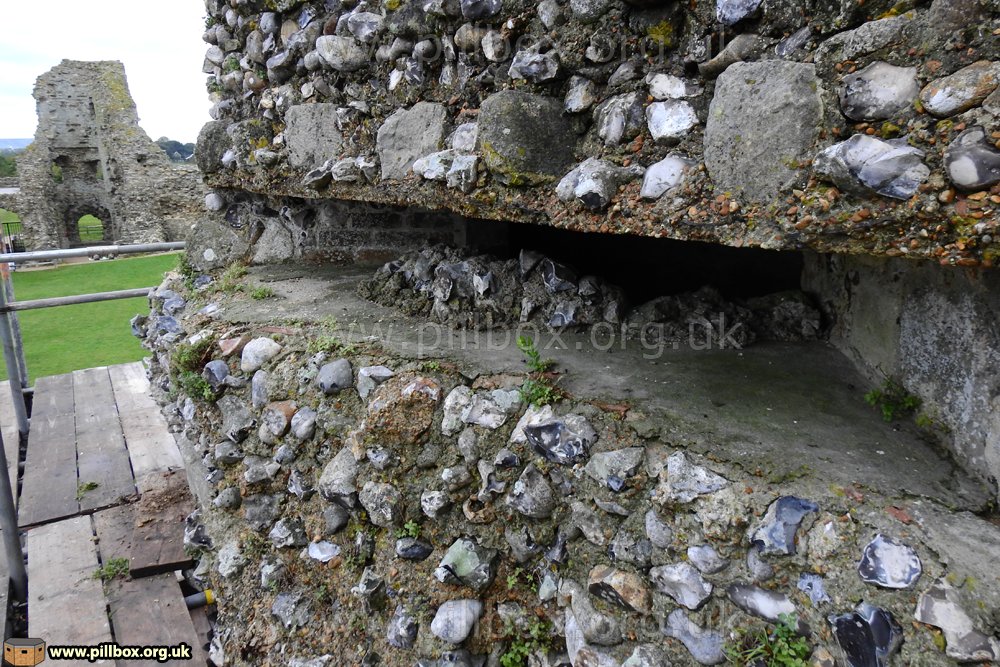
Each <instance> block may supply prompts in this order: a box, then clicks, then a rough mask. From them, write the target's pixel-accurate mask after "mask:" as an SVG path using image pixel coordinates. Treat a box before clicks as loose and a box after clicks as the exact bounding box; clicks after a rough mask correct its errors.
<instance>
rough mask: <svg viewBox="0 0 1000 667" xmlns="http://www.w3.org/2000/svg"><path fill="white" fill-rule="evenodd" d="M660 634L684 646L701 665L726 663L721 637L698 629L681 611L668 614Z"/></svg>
mask: <svg viewBox="0 0 1000 667" xmlns="http://www.w3.org/2000/svg"><path fill="white" fill-rule="evenodd" d="M661 632H663V634H665V635H666V636H668V637H673V638H674V639H676V640H678V641H680V642H681V643H682V644H684V648H686V649H687V650H688V652H689V653H690V654H691V657H693V658H694V659H695V660H697V661H698V662H699V663H701V664H702V665H720V664H722V663H723V662H725V661H726V654H725V652H724V651H723V646H724V643H725V640H724V639H723V637H722V635H721V634H719V633H718V632H715V631H713V630H709V629H707V628H702V627H699V626H698V625H696V624H695V623H694V622H693V621H692V620H691V619H690V618H688V615H687V614H686V613H684V611H683V610H682V609H674V610H673V611H672V612H670V615H669V616H667V619H666V622H665V623H664V624H663V627H662V628H661Z"/></svg>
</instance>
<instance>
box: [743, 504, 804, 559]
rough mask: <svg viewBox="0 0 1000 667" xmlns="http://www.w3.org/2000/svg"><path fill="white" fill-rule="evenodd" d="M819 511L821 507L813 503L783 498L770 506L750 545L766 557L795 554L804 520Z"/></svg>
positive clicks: (751, 537) (751, 538)
mask: <svg viewBox="0 0 1000 667" xmlns="http://www.w3.org/2000/svg"><path fill="white" fill-rule="evenodd" d="M818 511H819V505H817V504H816V503H814V502H812V501H809V500H804V499H802V498H796V497H795V496H782V497H781V498H778V499H777V500H775V501H774V502H773V503H771V504H770V505H769V506H768V508H767V513H766V514H765V515H764V519H763V521H762V522H761V525H760V526H758V528H757V529H756V530H755V531H754V532H753V534H752V535H751V536H750V543H751V544H753V545H755V546H756V547H757V548H758V550H759V551H760V553H761V554H764V555H769V554H780V555H786V556H787V555H791V554H794V553H795V544H796V533H797V532H798V529H799V525H800V524H801V523H802V519H804V518H805V516H806V515H807V514H809V513H811V512H818Z"/></svg>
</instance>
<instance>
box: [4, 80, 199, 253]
mask: <svg viewBox="0 0 1000 667" xmlns="http://www.w3.org/2000/svg"><path fill="white" fill-rule="evenodd" d="M34 96H35V100H36V104H37V108H38V129H37V130H36V133H35V141H34V142H33V143H32V144H31V146H29V147H28V148H27V150H25V151H24V152H23V153H22V154H21V155H19V156H18V160H17V163H18V176H19V182H20V186H21V192H20V194H19V195H18V200H17V203H16V210H17V212H18V213H20V215H21V219H22V222H23V223H24V232H23V233H24V240H25V244H26V246H27V247H28V248H29V249H40V248H58V247H66V246H68V245H71V244H78V243H79V242H80V238H79V233H78V231H77V222H78V220H79V219H80V217H82V216H83V215H87V214H91V215H94V216H96V217H98V218H99V219H100V220H101V221H102V222H103V223H104V240H105V241H107V242H122V243H136V242H151V241H164V240H177V239H180V238H183V236H184V234H185V233H186V232H187V231H188V228H189V227H190V225H191V224H192V222H194V221H195V220H196V219H197V218H198V216H199V213H200V211H201V202H202V200H203V197H204V189H203V186H202V185H201V183H200V178H199V175H198V172H197V170H195V169H194V167H193V166H175V165H173V164H171V163H170V161H169V160H168V159H167V157H166V155H164V154H163V151H162V150H161V149H160V148H159V147H158V146H157V145H156V144H155V143H153V142H152V141H151V140H150V139H149V137H148V136H147V135H146V133H145V132H143V130H142V129H141V128H140V127H139V124H138V123H139V118H138V115H137V113H136V108H135V103H134V102H133V101H132V97H131V96H130V95H129V91H128V84H127V82H126V80H125V70H124V68H123V67H122V64H121V63H120V62H116V61H106V62H78V61H69V60H64V61H63V62H62V63H60V64H59V65H57V66H56V67H54V68H53V69H51V70H50V71H49V72H47V73H45V74H43V75H42V76H40V77H39V78H38V81H37V82H36V84H35V90H34Z"/></svg>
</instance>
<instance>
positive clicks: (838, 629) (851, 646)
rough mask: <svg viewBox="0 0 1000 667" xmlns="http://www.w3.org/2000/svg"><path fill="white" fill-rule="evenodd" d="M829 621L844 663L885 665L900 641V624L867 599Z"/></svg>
mask: <svg viewBox="0 0 1000 667" xmlns="http://www.w3.org/2000/svg"><path fill="white" fill-rule="evenodd" d="M829 621H830V625H831V626H832V627H833V634H834V636H835V637H836V638H837V643H838V644H840V648H841V650H843V652H844V658H845V662H846V663H847V665H848V667H887V666H888V665H889V664H890V659H891V658H892V656H893V654H894V653H896V651H898V650H899V647H900V646H901V645H902V643H903V628H901V627H900V626H899V623H898V622H897V621H896V619H895V617H893V615H892V612H890V611H887V610H885V609H882V608H881V607H876V606H874V605H871V604H868V603H867V602H861V603H860V604H859V605H858V606H857V608H856V609H855V610H854V611H853V612H850V613H847V614H843V615H841V616H836V615H831V616H830V617H829Z"/></svg>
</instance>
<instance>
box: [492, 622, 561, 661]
mask: <svg viewBox="0 0 1000 667" xmlns="http://www.w3.org/2000/svg"><path fill="white" fill-rule="evenodd" d="M549 629H550V626H549V624H548V623H545V622H544V621H541V620H539V619H537V618H536V619H534V620H533V621H532V622H531V625H529V626H528V629H527V632H526V633H525V634H523V635H522V636H520V637H517V638H515V639H513V640H512V641H511V643H510V645H509V646H508V647H507V650H506V651H505V652H504V653H503V655H501V656H500V665H501V667H527V664H528V658H529V657H530V656H531V654H532V653H535V652H536V651H541V650H544V649H546V648H548V645H549Z"/></svg>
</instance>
